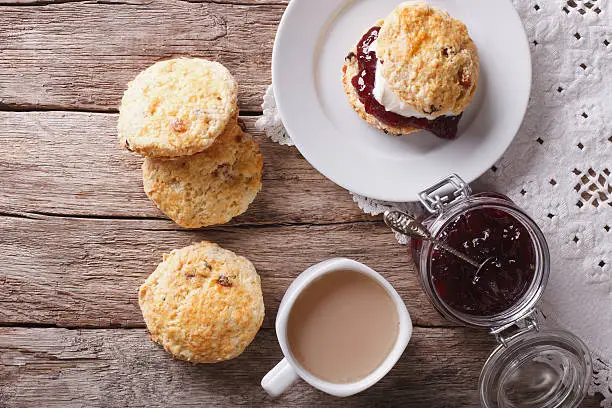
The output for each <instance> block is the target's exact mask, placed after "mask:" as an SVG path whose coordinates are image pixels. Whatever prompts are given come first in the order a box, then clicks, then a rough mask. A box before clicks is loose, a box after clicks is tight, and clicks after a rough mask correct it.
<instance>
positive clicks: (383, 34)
mask: <svg viewBox="0 0 612 408" xmlns="http://www.w3.org/2000/svg"><path fill="white" fill-rule="evenodd" d="M376 54H377V56H378V58H379V60H380V61H381V62H382V74H383V76H384V77H385V79H386V80H387V84H388V85H389V86H390V87H391V89H392V90H393V91H394V92H395V93H396V94H397V95H398V96H399V97H400V98H401V99H402V100H403V101H404V102H405V103H406V104H407V105H409V106H411V107H412V108H413V109H414V110H415V111H417V112H419V113H422V114H425V115H431V116H433V117H438V116H441V115H445V114H446V115H449V114H452V115H458V114H460V113H461V112H463V111H464V110H465V108H466V107H467V106H468V105H469V103H470V102H471V100H472V97H473V95H474V92H475V91H476V83H477V82H478V72H479V60H478V52H477V49H476V45H475V44H474V42H473V41H472V39H471V38H470V36H469V34H468V29H467V27H466V26H465V24H463V23H462V22H461V21H459V20H456V19H454V18H452V17H451V16H450V15H449V14H448V13H446V12H444V11H442V10H440V9H439V8H437V7H433V6H430V5H428V4H426V3H414V2H406V3H402V4H401V5H399V6H398V7H397V8H395V9H394V10H393V12H391V14H390V15H389V16H388V17H386V18H385V20H384V24H383V25H382V28H381V30H380V32H379V35H378V43H377V51H376Z"/></svg>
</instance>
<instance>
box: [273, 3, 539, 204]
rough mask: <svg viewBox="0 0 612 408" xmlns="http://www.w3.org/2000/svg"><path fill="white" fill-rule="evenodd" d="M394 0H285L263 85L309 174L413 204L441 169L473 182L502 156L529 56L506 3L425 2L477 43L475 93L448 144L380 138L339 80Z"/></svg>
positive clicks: (518, 111) (525, 95) (519, 114)
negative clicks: (269, 86) (270, 89)
mask: <svg viewBox="0 0 612 408" xmlns="http://www.w3.org/2000/svg"><path fill="white" fill-rule="evenodd" d="M399 3H401V1H399V0H292V1H291V2H290V3H289V6H288V8H287V11H286V12H285V14H284V16H283V18H282V21H281V23H280V26H279V29H278V33H277V36H276V41H275V43H274V52H273V56H272V77H273V80H272V82H273V84H274V94H275V97H276V102H277V104H278V108H279V111H280V114H281V117H282V118H283V123H284V125H285V127H286V129H287V131H288V132H289V135H290V136H291V138H292V139H293V141H294V142H295V144H296V146H297V147H298V149H299V150H300V152H301V153H302V155H303V156H304V157H305V158H306V160H308V161H309V162H310V163H311V164H312V165H313V166H314V167H315V168H316V169H317V170H318V171H320V172H321V173H323V174H324V175H325V176H326V177H328V178H329V179H331V180H332V181H334V182H335V183H336V184H339V185H340V186H342V187H344V188H346V189H348V190H351V191H353V192H355V193H358V194H361V195H365V196H367V197H371V198H376V199H380V200H388V201H416V200H417V193H418V192H419V191H422V190H424V189H425V188H427V187H429V186H431V185H433V184H435V183H436V182H438V181H440V180H441V179H443V178H445V177H447V176H448V175H450V174H451V173H457V174H459V175H460V176H461V177H462V178H463V179H464V180H466V181H468V182H471V181H473V180H474V179H476V178H477V177H478V176H480V175H481V174H483V173H484V172H485V171H486V170H487V169H489V168H490V167H491V166H492V165H493V164H494V163H495V161H496V160H497V159H498V158H499V157H500V156H501V155H502V153H503V152H504V151H505V150H506V148H507V147H508V145H509V144H510V142H511V141H512V139H513V138H514V136H515V134H516V132H517V131H518V128H519V126H520V124H521V121H522V119H523V116H524V114H525V109H526V107H527V102H528V99H529V91H530V88H531V57H530V53H529V47H528V43H527V37H526V35H525V32H524V30H523V26H522V23H521V20H520V18H519V16H518V15H517V13H516V11H515V10H514V8H513V6H512V4H511V3H510V1H509V0H495V1H492V0H430V1H429V3H431V4H432V5H435V6H438V7H440V8H442V9H444V10H446V11H448V12H449V13H450V14H451V15H452V16H453V17H455V18H458V19H460V20H461V21H463V22H464V23H465V24H466V25H467V27H468V30H469V32H470V36H471V37H472V39H473V40H474V42H475V43H476V46H477V47H478V54H479V57H480V79H479V81H478V88H477V91H476V95H475V97H474V100H473V101H472V104H471V105H470V106H469V108H468V109H467V110H466V112H465V114H464V115H463V118H462V119H461V122H460V124H459V133H460V137H459V138H458V139H457V140H454V141H445V140H442V139H439V138H437V137H435V136H433V135H432V134H430V133H427V132H418V133H413V134H410V135H406V136H400V137H395V136H390V135H386V134H384V133H382V132H379V131H377V130H376V129H373V128H371V127H370V126H369V125H367V124H366V123H365V122H364V121H363V120H361V119H360V118H359V117H358V116H357V114H356V113H355V112H354V111H353V109H352V108H351V107H350V105H349V103H348V101H347V98H346V95H345V94H344V90H343V88H342V83H341V75H342V65H343V64H344V57H345V56H346V55H347V54H348V53H349V51H351V49H352V48H353V47H354V46H355V44H356V43H357V42H358V41H359V39H360V38H361V36H362V34H363V32H365V31H366V30H367V29H369V28H370V27H372V26H373V25H374V23H375V22H376V21H377V20H378V19H382V18H384V17H385V16H386V15H387V14H389V13H390V12H391V11H392V10H393V8H394V7H395V6H397V5H398V4H399Z"/></svg>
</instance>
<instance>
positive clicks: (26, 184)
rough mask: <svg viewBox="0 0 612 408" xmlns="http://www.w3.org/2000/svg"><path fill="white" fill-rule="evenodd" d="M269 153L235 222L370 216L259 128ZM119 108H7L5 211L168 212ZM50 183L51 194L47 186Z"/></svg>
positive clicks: (247, 120) (0, 187)
mask: <svg viewBox="0 0 612 408" xmlns="http://www.w3.org/2000/svg"><path fill="white" fill-rule="evenodd" d="M241 119H242V121H243V122H244V124H245V125H246V128H247V130H248V131H249V132H251V133H253V134H254V135H255V137H256V138H257V140H258V141H259V142H260V146H261V149H262V152H263V155H264V180H263V189H262V191H261V193H260V194H259V195H258V196H257V199H256V201H255V202H254V203H253V205H251V207H250V208H249V211H248V212H247V213H246V214H244V215H243V216H241V217H238V218H236V219H234V220H233V223H234V224H274V223H276V224H279V223H330V222H346V221H355V220H367V219H372V217H368V216H366V215H365V214H364V213H363V212H362V211H361V210H360V209H359V208H358V207H357V206H356V205H355V203H353V200H352V198H351V196H350V194H349V193H348V192H347V191H346V190H344V189H342V188H340V187H338V186H336V185H335V184H333V183H332V182H331V181H329V180H327V179H326V178H325V177H323V176H322V175H321V174H320V173H319V172H317V171H316V170H315V169H313V168H312V167H311V166H310V164H308V162H306V161H305V160H304V159H303V158H302V156H301V155H300V154H299V152H298V151H297V150H296V149H295V148H294V147H287V146H281V145H278V144H276V143H271V142H269V141H268V140H266V139H265V136H263V135H262V134H261V133H260V132H257V131H255V127H254V123H255V120H256V119H257V117H248V116H247V117H242V118H241ZM116 122H117V115H114V114H101V113H80V112H0V144H2V145H3V146H10V149H2V150H0V179H1V180H2V183H0V208H1V209H2V211H4V212H5V213H11V214H19V213H28V212H34V213H45V214H62V215H82V216H96V217H132V218H143V217H146V218H163V219H165V218H166V217H165V215H164V214H163V213H162V212H161V211H159V210H158V209H157V207H155V205H154V204H153V203H152V202H151V201H149V199H148V198H147V196H146V194H145V193H144V191H143V188H142V172H141V170H140V166H141V163H142V159H141V158H139V157H138V156H136V155H134V154H130V153H128V152H125V151H121V149H120V148H119V144H118V142H117V136H116V134H117V133H116V130H115V128H116ZM42 191H44V194H41V192H42Z"/></svg>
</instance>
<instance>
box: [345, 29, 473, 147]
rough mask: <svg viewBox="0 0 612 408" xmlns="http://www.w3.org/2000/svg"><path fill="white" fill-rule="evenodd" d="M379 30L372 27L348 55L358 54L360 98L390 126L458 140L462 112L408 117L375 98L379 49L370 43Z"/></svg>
mask: <svg viewBox="0 0 612 408" xmlns="http://www.w3.org/2000/svg"><path fill="white" fill-rule="evenodd" d="M379 31H380V27H378V26H374V27H372V28H370V29H369V30H368V32H366V33H365V34H364V36H363V37H362V38H361V40H360V41H359V43H357V54H354V53H350V54H349V55H348V56H347V58H352V57H353V56H355V57H357V64H358V65H359V73H358V74H357V75H356V76H354V77H353V79H352V80H351V83H352V84H353V86H354V87H355V90H356V91H357V95H358V96H359V100H360V101H361V103H363V105H364V107H365V111H366V112H367V113H369V114H370V115H372V116H374V117H375V118H376V119H378V120H380V121H381V122H382V123H384V124H386V125H389V126H402V127H403V126H410V127H414V128H418V129H423V130H428V131H430V132H431V133H433V134H434V135H436V136H438V137H440V138H442V139H456V138H457V126H458V125H459V120H460V119H461V116H462V114H459V115H457V116H440V117H438V118H436V119H433V120H429V119H426V118H415V117H407V116H402V115H398V114H397V113H394V112H390V111H388V110H386V109H385V107H384V106H383V105H381V104H380V103H379V102H378V101H377V100H376V98H374V95H373V94H372V92H373V91H374V79H375V76H376V62H377V61H378V58H377V57H376V52H374V51H370V45H371V44H372V43H373V42H374V41H376V39H377V38H378V32H379Z"/></svg>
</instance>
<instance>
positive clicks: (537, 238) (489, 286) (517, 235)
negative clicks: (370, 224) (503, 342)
mask: <svg viewBox="0 0 612 408" xmlns="http://www.w3.org/2000/svg"><path fill="white" fill-rule="evenodd" d="M468 189H469V187H468ZM421 222H422V223H423V224H424V225H425V226H426V227H427V228H428V229H429V230H430V232H431V233H432V235H433V236H434V237H435V238H436V239H438V240H440V241H442V242H444V243H446V244H447V245H449V246H451V247H453V248H455V249H457V250H459V251H461V252H463V253H464V254H465V255H468V256H469V257H471V258H472V259H474V260H476V261H477V262H479V263H484V265H483V267H481V268H480V269H477V268H475V267H474V266H472V265H471V264H469V263H467V262H465V261H463V260H462V259H460V258H457V257H456V256H454V255H453V254H451V253H449V252H447V251H444V250H443V249H441V248H439V247H437V246H436V245H435V244H433V243H431V242H423V241H420V240H415V239H413V240H412V241H411V249H412V256H413V258H414V260H415V262H416V264H417V266H418V267H419V273H420V278H421V282H422V284H423V287H424V289H425V292H426V293H427V294H428V295H429V297H430V300H431V301H432V303H433V304H434V306H435V307H436V308H437V309H438V310H439V311H440V312H441V313H442V314H443V315H444V316H445V317H447V318H449V319H450V320H455V321H459V322H460V323H464V324H468V325H473V326H480V327H483V326H484V327H493V326H497V325H500V326H501V325H503V324H505V323H507V322H510V321H512V320H515V319H516V318H517V317H518V316H517V313H518V314H521V313H526V312H527V311H528V309H529V310H531V309H532V308H533V306H534V305H535V303H536V302H537V300H538V299H539V297H540V295H541V293H542V291H543V288H544V286H545V284H546V281H547V279H548V264H549V259H548V256H549V255H548V247H547V245H546V240H545V239H544V236H543V235H542V232H541V231H540V229H539V228H538V227H537V225H536V224H535V223H534V221H533V220H532V219H531V218H530V217H529V216H527V215H526V214H525V213H524V212H523V211H522V210H520V208H518V207H517V206H516V205H515V204H514V203H513V202H512V201H511V200H510V199H509V198H508V197H506V196H504V195H501V194H497V193H478V194H471V191H468V193H467V194H465V195H464V196H463V197H461V198H460V199H458V200H456V201H454V202H453V203H450V204H447V205H445V206H444V207H443V208H442V209H441V210H440V211H438V212H437V213H435V214H433V215H431V216H430V217H427V218H425V219H423V220H421ZM485 261H487V262H485Z"/></svg>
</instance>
